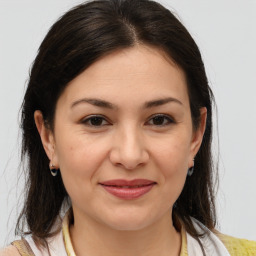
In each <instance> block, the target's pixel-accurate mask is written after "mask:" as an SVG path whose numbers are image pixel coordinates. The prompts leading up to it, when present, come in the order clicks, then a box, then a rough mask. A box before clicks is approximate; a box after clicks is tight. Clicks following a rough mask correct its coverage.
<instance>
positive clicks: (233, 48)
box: [0, 0, 256, 247]
mask: <svg viewBox="0 0 256 256" xmlns="http://www.w3.org/2000/svg"><path fill="white" fill-rule="evenodd" d="M79 2H81V1H74V0H73V1H72V0H61V1H60V0H58V1H57V0H22V1H20V0H16V1H14V0H12V1H10V0H0V247H1V246H3V245H4V244H6V243H8V242H10V241H11V240H13V239H14V235H13V231H14V229H13V228H14V225H15V221H16V218H17V211H18V207H17V206H18V205H19V203H20V202H21V201H22V198H20V188H21V187H22V180H23V178H22V176H21V178H20V181H19V182H18V181H17V179H18V178H17V177H19V175H18V174H19V172H18V169H19V148H20V138H19V137H20V135H18V130H19V128H18V127H19V124H18V113H19V108H20V105H21V100H22V96H23V94H24V90H25V85H26V79H27V78H28V72H29V68H30V65H31V63H32V61H33V59H34V57H35V55H36V51H37V49H38V46H39V44H40V42H41V41H42V39H43V37H44V35H45V34H46V32H47V31H48V29H49V27H50V26H51V25H52V23H53V22H54V21H55V20H56V19H57V18H58V17H59V16H60V15H61V14H62V13H63V12H64V11H66V10H67V9H69V8H70V7H72V6H73V5H75V4H77V3H79ZM159 2H161V3H163V4H164V5H165V6H167V7H169V8H171V9H172V10H174V11H175V12H176V13H177V14H178V16H179V17H180V19H181V20H182V22H183V23H184V24H185V26H186V27H187V28H188V30H189V31H190V32H191V34H192V36H193V37H194V39H195V40H196V42H197V43H198V45H199V48H200V49H201V52H202V55H203V59H204V61H205V65H206V70H207V74H208V77H209V80H210V84H211V86H212V89H213V91H214V93H215V96H216V101H217V106H218V120H219V121H218V126H219V127H218V128H219V148H220V189H219V196H218V200H217V206H218V213H219V225H220V230H221V231H222V232H224V233H227V234H230V235H233V236H238V237H245V238H248V239H254V240H256V219H255V217H256V200H255V197H256V161H255V160H256V100H255V98H256V74H255V73H256V63H255V61H256V48H255V47H256V0H225V1H223V0H215V1H210V0H201V1H200V0H193V1H191V0H170V1H168V0H165V1H164V0H162V1H159ZM215 124H216V122H215ZM217 142H218V141H217V139H216V137H215V146H216V148H217V146H218V145H217V144H218V143H217ZM215 151H216V152H217V150H215Z"/></svg>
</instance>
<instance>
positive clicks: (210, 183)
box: [16, 0, 217, 240]
mask: <svg viewBox="0 0 256 256" xmlns="http://www.w3.org/2000/svg"><path fill="white" fill-rule="evenodd" d="M138 44H142V45H147V46H152V47H156V48H158V49H160V50H162V51H164V52H165V54H166V55H167V56H168V57H169V58H170V59H171V60H172V61H173V62H174V63H175V64H176V65H178V66H179V68H181V69H182V70H183V71H184V73H185V76H186V83H187V88H188V94H189V101H190V108H191V116H192V123H193V128H194V129H197V127H198V125H199V122H200V111H199V110H200V108H201V107H206V108H207V123H206V129H205V134H204V137H203V141H202V145H201V147H200V149H199V152H198V154H197V156H196V158H195V172H194V174H193V175H192V176H191V177H187V179H186V182H185V185H184V188H183V190H182V193H181V195H180V196H179V198H178V199H177V201H176V203H175V205H174V207H173V216H172V218H173V220H174V225H175V226H176V228H177V229H179V228H180V226H179V223H181V222H182V223H183V225H184V226H185V229H186V231H187V232H188V233H190V234H191V235H192V236H193V237H195V238H196V239H198V238H199V236H201V235H202V234H198V233H197V231H196V230H195V228H194V226H193V223H192V220H191V217H194V218H196V219H197V220H199V221H200V222H201V223H203V224H204V225H205V226H206V227H208V228H209V229H210V230H213V229H214V227H215V225H216V211H215V180H216V177H217V176H216V175H217V172H216V170H214V169H216V168H213V160H212V151H211V144H212V106H213V103H214V97H213V94H212V91H211V89H210V87H209V85H208V80H207V77H206V72H205V68H204V64H203V61H202V57H201V54H200V51H199V49H198V47H197V45H196V43H195V41H194V40H193V38H192V37H191V35H190V34H189V32H188V31H187V29H186V28H185V27H184V26H183V25H182V23H181V22H180V21H179V20H178V19H177V18H176V16H175V15H174V14H173V13H172V12H171V11H170V10H168V9H166V8H165V7H163V6H162V5H160V4H159V3H157V2H154V1H150V0H96V1H88V2H85V3H83V4H80V5H78V6H76V7H74V8H73V9H71V10H69V11H68V12H67V13H65V14H64V15H63V16H62V17H61V18H60V19H58V20H57V22H56V23H55V24H54V25H53V26H52V27H51V28H50V30H49V32H48V33H47V35H46V37H45V38H44V40H43V42H42V43H41V45H40V47H39V50H38V53H37V56H36V58H35V60H34V63H33V65H32V68H31V71H30V76H29V80H28V85H27V89H26V92H25V96H24V100H23V103H22V111H21V129H22V161H26V162H27V165H26V167H25V168H24V172H25V176H26V186H25V201H24V206H23V209H22V211H21V213H20V216H19V219H18V222H17V226H16V233H17V234H28V233H29V234H32V235H33V237H34V238H36V239H39V240H45V239H46V238H48V237H50V236H52V235H53V232H52V227H53V225H54V223H55V221H56V219H57V218H58V216H59V213H60V210H61V207H62V205H63V203H64V202H65V201H66V200H67V199H68V194H67V192H66V190H65V187H64V185H63V182H62V178H61V175H58V176H57V177H52V175H51V173H50V171H49V159H48V157H47V155H46V153H45V151H44V148H43V146H42V143H41V139H40V136H39V134H38V131H37V129H36V125H35V122H34V112H35V111H36V110H40V111H41V112H42V114H43V118H44V122H45V125H46V126H47V127H48V128H49V129H51V130H52V131H53V130H54V116H55V108H56V103H57V101H58V98H59V97H60V95H61V93H62V92H63V90H64V89H65V87H66V86H67V85H68V83H69V82H70V81H72V80H73V79H74V78H75V77H76V76H78V75H79V74H80V73H81V72H83V71H84V70H85V69H86V68H88V67H89V66H90V65H91V64H92V63H94V62H95V61H97V60H98V59H99V58H101V57H103V56H105V55H107V54H110V53H111V52H114V51H116V50H119V49H125V48H129V47H133V46H135V45H138Z"/></svg>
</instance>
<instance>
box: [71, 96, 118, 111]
mask: <svg viewBox="0 0 256 256" xmlns="http://www.w3.org/2000/svg"><path fill="white" fill-rule="evenodd" d="M80 103H89V104H91V105H93V106H96V107H100V108H108V109H115V108H117V107H116V106H114V105H113V104H112V103H110V102H107V101H105V100H101V99H87V98H83V99H80V100H77V101H75V102H73V103H72V105H71V108H73V107H74V106H76V105H78V104H80Z"/></svg>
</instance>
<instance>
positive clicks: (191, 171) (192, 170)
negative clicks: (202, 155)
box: [188, 166, 194, 177]
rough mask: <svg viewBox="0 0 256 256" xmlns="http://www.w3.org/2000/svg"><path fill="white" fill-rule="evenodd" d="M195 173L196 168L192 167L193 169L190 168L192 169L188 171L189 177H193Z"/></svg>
mask: <svg viewBox="0 0 256 256" xmlns="http://www.w3.org/2000/svg"><path fill="white" fill-rule="evenodd" d="M193 172H194V166H192V167H190V168H189V169H188V176H189V177H190V176H192V174H193Z"/></svg>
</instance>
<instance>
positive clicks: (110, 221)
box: [104, 213, 155, 231]
mask: <svg viewBox="0 0 256 256" xmlns="http://www.w3.org/2000/svg"><path fill="white" fill-rule="evenodd" d="M107 217H109V218H107ZM154 219H155V218H152V216H148V215H147V214H138V213H125V214H124V213H122V214H120V215H114V214H113V215H112V216H106V218H105V219H104V223H105V225H107V226H109V227H110V228H112V229H114V230H120V231H137V230H142V229H144V228H146V227H148V226H150V225H152V223H154V222H155V220H154Z"/></svg>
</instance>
